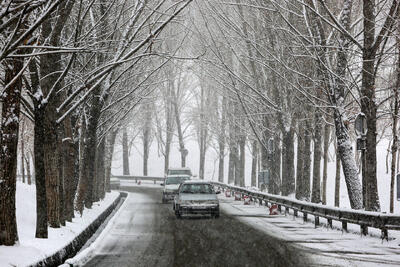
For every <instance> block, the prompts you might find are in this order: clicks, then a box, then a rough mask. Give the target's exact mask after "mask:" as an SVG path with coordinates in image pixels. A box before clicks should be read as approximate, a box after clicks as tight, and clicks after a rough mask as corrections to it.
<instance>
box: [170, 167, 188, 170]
mask: <svg viewBox="0 0 400 267" xmlns="http://www.w3.org/2000/svg"><path fill="white" fill-rule="evenodd" d="M168 170H169V171H190V168H187V167H182V168H168Z"/></svg>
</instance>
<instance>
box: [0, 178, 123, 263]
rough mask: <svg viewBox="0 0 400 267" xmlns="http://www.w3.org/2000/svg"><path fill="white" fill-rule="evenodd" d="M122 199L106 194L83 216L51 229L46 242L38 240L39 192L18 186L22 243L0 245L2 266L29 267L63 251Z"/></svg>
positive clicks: (23, 185) (18, 221)
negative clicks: (36, 233)
mask: <svg viewBox="0 0 400 267" xmlns="http://www.w3.org/2000/svg"><path fill="white" fill-rule="evenodd" d="M118 197H119V192H114V191H113V192H111V193H107V194H106V197H105V199H104V200H103V201H101V202H96V203H93V208H92V209H85V210H84V212H83V216H82V217H81V216H80V214H79V213H75V218H74V219H73V220H72V222H71V223H69V222H67V223H66V226H65V227H61V228H58V229H55V228H49V237H48V238H47V239H38V238H35V227H36V189H35V186H34V185H27V184H23V183H20V182H18V183H17V203H16V205H17V227H18V237H19V244H18V245H15V246H12V247H7V246H0V267H3V266H27V265H31V264H35V263H36V262H38V261H40V260H43V259H45V258H46V257H49V256H51V255H53V254H54V253H56V252H57V251H59V250H61V249H63V248H64V247H65V246H67V245H68V244H69V243H71V242H72V241H73V240H74V239H75V238H76V237H77V236H78V235H79V234H80V233H82V232H83V231H84V230H85V229H86V228H87V227H88V226H89V225H90V224H91V223H92V222H93V221H95V220H96V219H97V218H98V217H99V216H100V215H101V214H102V213H103V212H104V211H105V210H106V209H107V208H108V207H109V206H111V205H112V204H113V203H114V201H115V200H116V199H117V198H118Z"/></svg>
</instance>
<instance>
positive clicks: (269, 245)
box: [85, 187, 311, 267]
mask: <svg viewBox="0 0 400 267" xmlns="http://www.w3.org/2000/svg"><path fill="white" fill-rule="evenodd" d="M122 190H124V191H129V192H132V193H133V194H132V195H131V197H130V198H128V199H127V201H128V203H126V205H125V206H124V207H125V208H124V210H122V211H121V213H120V216H119V217H118V218H117V220H116V221H115V224H114V226H113V228H112V230H111V231H110V233H109V234H108V235H107V237H106V238H104V240H103V242H102V245H101V247H100V248H99V250H98V251H96V254H95V255H94V257H93V258H92V259H91V260H90V261H89V262H88V263H87V264H86V265H85V266H93V267H100V266H104V267H106V266H107V267H108V266H310V265H311V264H310V262H309V260H308V259H307V256H306V253H304V252H303V251H302V250H301V249H298V248H296V247H294V246H293V245H292V244H290V243H287V242H285V241H283V240H280V239H276V238H274V237H271V236H268V235H266V234H265V233H263V232H260V231H258V230H256V229H253V228H251V227H250V226H248V225H246V224H243V223H241V222H240V221H238V220H236V219H235V218H234V217H231V216H228V215H226V214H224V213H221V217H220V218H219V219H211V218H208V217H202V218H198V217H195V218H184V219H182V220H178V219H176V218H175V215H174V213H173V210H172V204H171V203H169V204H162V203H161V188H148V187H147V188H146V187H141V188H139V187H129V188H123V189H122Z"/></svg>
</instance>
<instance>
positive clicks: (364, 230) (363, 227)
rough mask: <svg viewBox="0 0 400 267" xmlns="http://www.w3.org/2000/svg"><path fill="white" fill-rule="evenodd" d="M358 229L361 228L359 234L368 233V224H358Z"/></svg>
mask: <svg viewBox="0 0 400 267" xmlns="http://www.w3.org/2000/svg"><path fill="white" fill-rule="evenodd" d="M360 230H361V235H367V234H368V226H366V225H365V224H360Z"/></svg>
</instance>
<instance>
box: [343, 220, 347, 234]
mask: <svg viewBox="0 0 400 267" xmlns="http://www.w3.org/2000/svg"><path fill="white" fill-rule="evenodd" d="M342 231H344V232H346V233H347V232H348V231H347V222H342Z"/></svg>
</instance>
